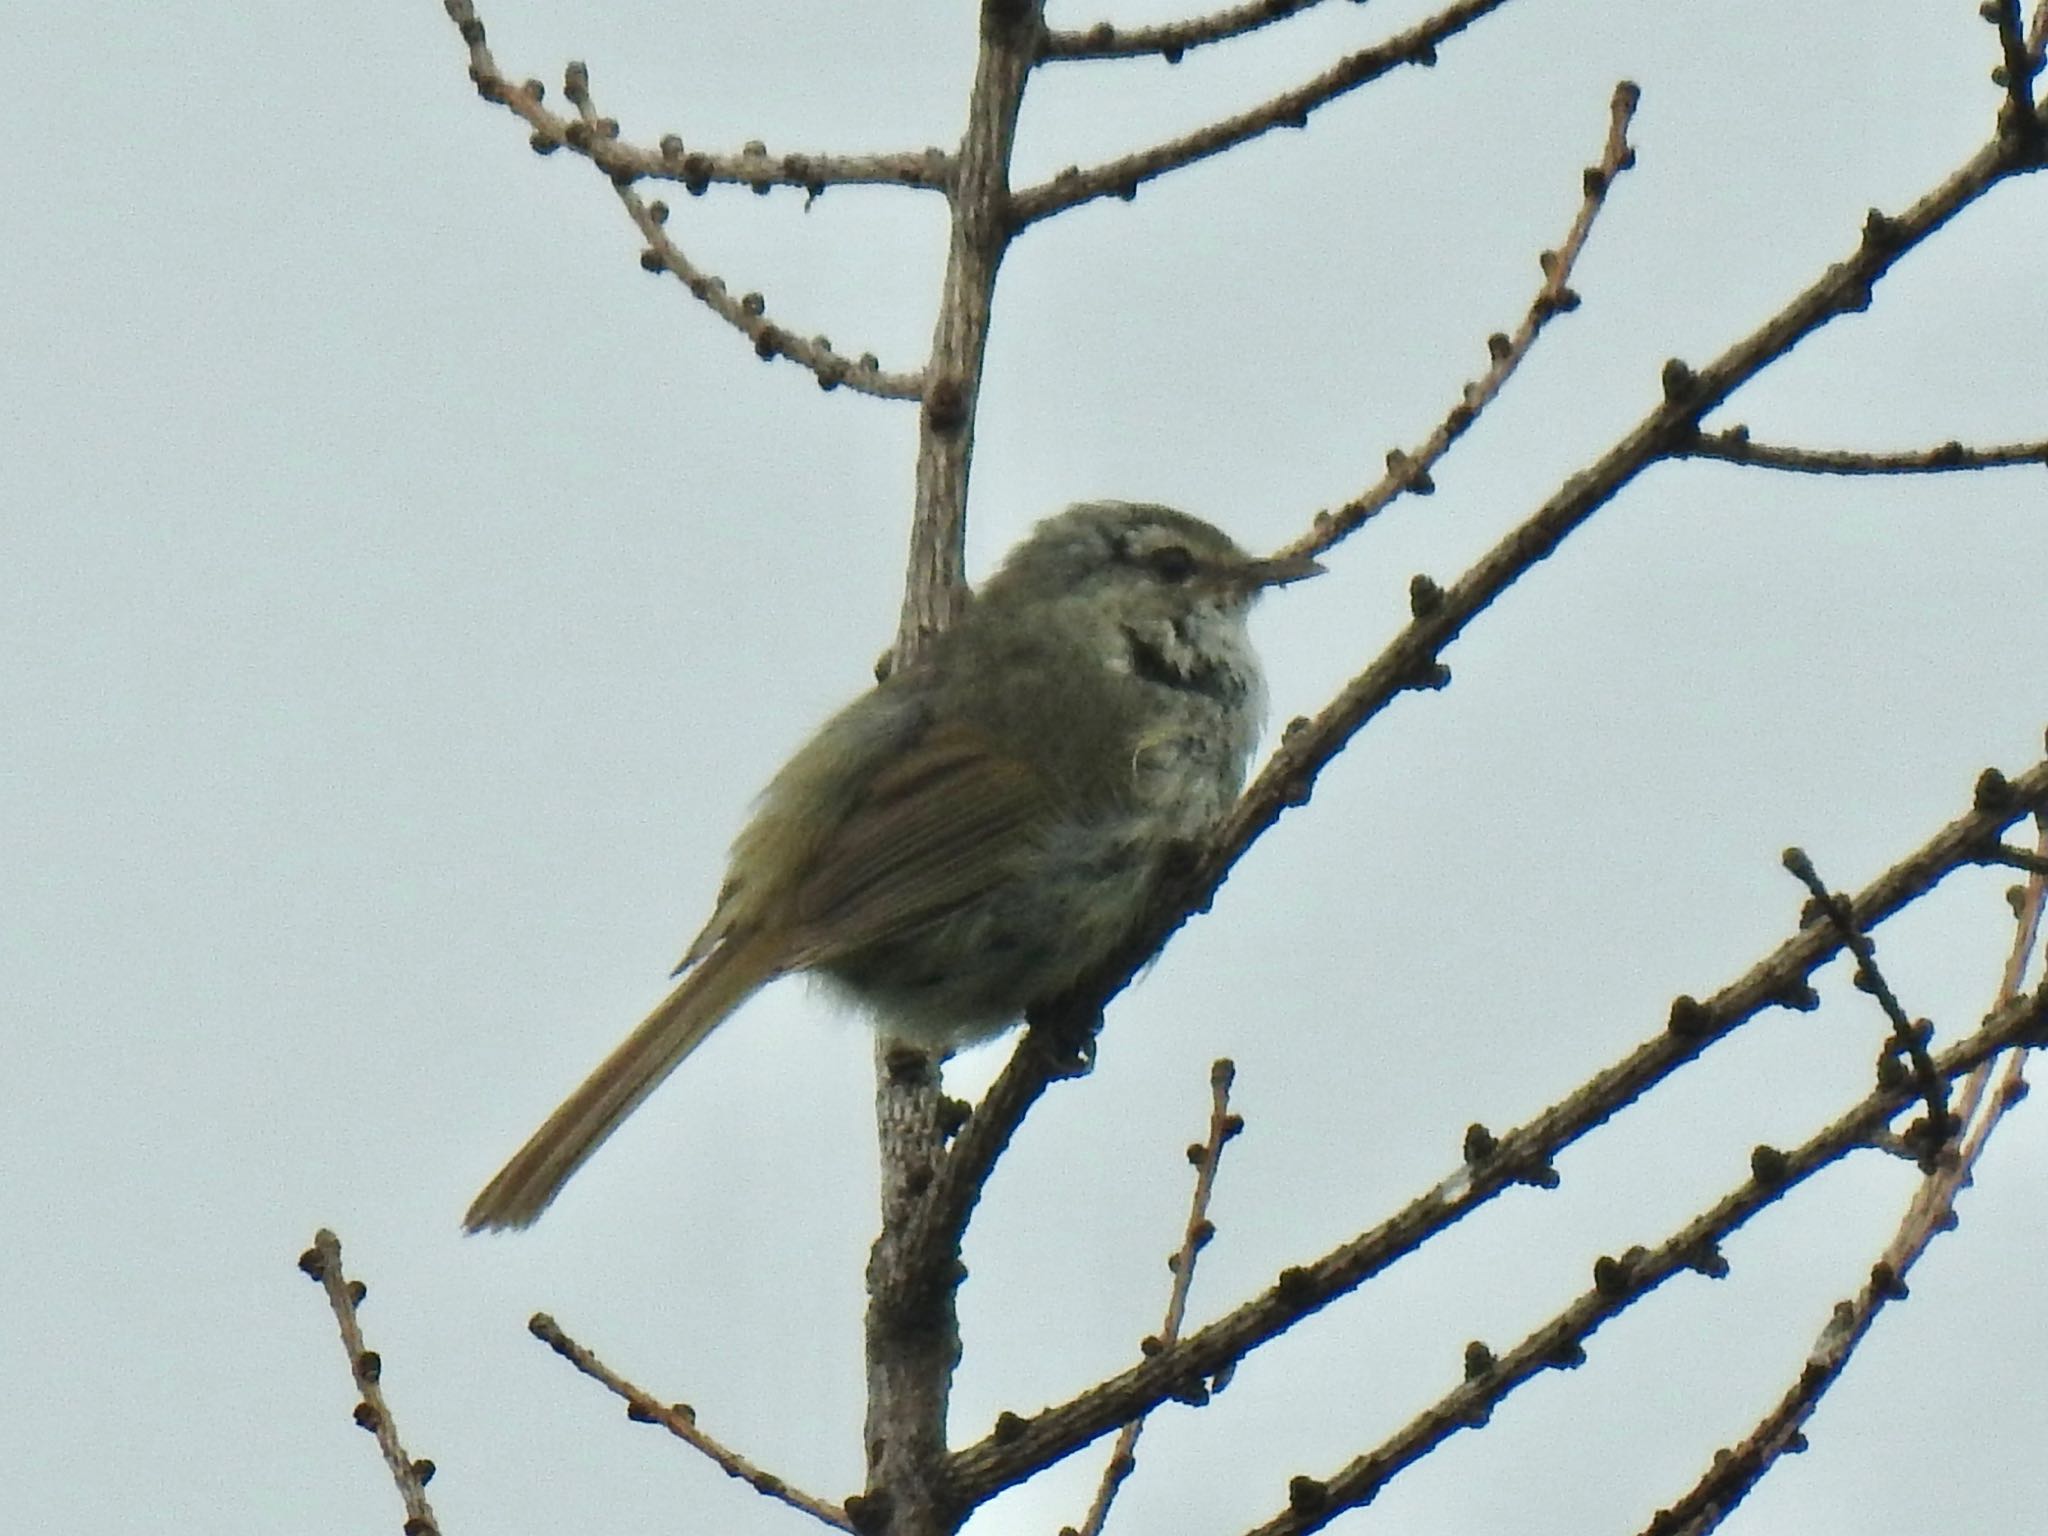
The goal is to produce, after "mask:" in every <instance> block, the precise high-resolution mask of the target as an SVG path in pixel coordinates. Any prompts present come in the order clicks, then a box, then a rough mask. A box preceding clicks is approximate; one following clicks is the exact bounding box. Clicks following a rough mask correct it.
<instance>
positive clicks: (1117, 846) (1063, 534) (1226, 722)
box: [463, 502, 1321, 1232]
mask: <svg viewBox="0 0 2048 1536" xmlns="http://www.w3.org/2000/svg"><path fill="white" fill-rule="evenodd" d="M1320 569H1321V567H1319V566H1318V565H1316V564H1315V563H1314V562H1313V561H1312V560H1310V559H1308V558H1307V557H1306V556H1299V555H1288V556H1279V557H1275V558H1272V559H1261V558H1258V557H1255V556H1252V555H1248V554H1246V553H1245V552H1244V551H1243V550H1241V549H1239V548H1238V547H1237V545H1236V544H1234V543H1232V542H1231V540H1230V539H1229V538H1228V537H1227V536H1226V535H1225V534H1223V533H1222V532H1221V531H1219V530H1218V529H1216V528H1214V527H1212V526H1210V525H1209V524H1208V523H1205V522H1203V521H1202V520H1201V519H1199V518H1195V517H1190V516H1189V515H1187V514H1186V513H1184V512H1176V511H1173V510H1172V509H1171V508H1168V507H1157V506H1146V505H1141V504H1136V503H1130V502H1089V503H1084V504H1082V505H1080V506H1075V507H1070V508H1069V509H1067V510H1066V511H1065V512H1062V513H1059V514H1058V515H1056V516H1053V517H1050V518H1047V519H1046V520H1045V521H1043V522H1041V523H1040V524H1039V525H1038V526H1037V527H1036V528H1035V529H1034V530H1033V531H1032V532H1031V534H1030V535H1029V536H1028V537H1027V538H1025V539H1024V541H1023V542H1022V543H1020V544H1018V545H1017V546H1016V548H1014V549H1013V550H1011V551H1010V554H1009V556H1008V557H1007V558H1006V559H1005V560H1004V561H1003V564H1002V567H1001V569H1000V570H998V571H997V572H996V574H995V575H994V576H993V577H991V578H990V579H989V581H988V582H987V583H986V585H985V586H984V587H983V589H982V591H981V592H980V593H979V594H977V596H976V597H975V598H974V600H973V602H972V603H971V604H970V605H969V607H968V609H967V612H966V614H965V615H964V616H963V617H962V618H961V620H960V622H959V623H958V624H956V625H955V626H954V627H953V628H952V629H950V630H948V631H947V632H946V633H944V634H943V635H941V636H939V637H938V638H937V640H935V641H934V642H933V644H932V646H931V648H930V650H929V652H928V653H927V655H926V656H925V657H924V658H923V659H922V660H920V661H919V662H918V663H917V664H916V665H915V666H913V667H911V668H909V669H907V670H905V671H902V672H900V673H897V674H895V675H893V676H891V677H889V678H888V679H886V680H885V681H883V682H881V683H880V684H878V685H877V686H876V687H875V688H873V689H872V690H871V691H869V692H868V693H866V694H865V695H863V696H862V697H860V698H858V699H856V700H855V701H854V702H853V703H852V704H850V705H848V706H847V707H846V708H845V709H842V710H841V711H840V712H839V713H838V714H836V715H834V716H833V717H832V718H831V719H830V720H828V721H826V722H825V724H824V725H823V726H821V727H820V728H819V729H818V731H817V733H816V734H815V735H814V736H812V737H811V739H810V740H809V741H807V742H806V743H805V744H804V745H803V746H802V747H800V748H798V749H797V752H796V754H795V755H794V756H793V757H791V758H790V759H789V761H788V762H787V763H785V764H784V765H783V767H782V770H781V772H779V773H777V774H776V776H775V778H774V779H773V780H772V781H771V782H770V783H769V785H768V788H767V790H766V791H765V792H764V793H763V794H762V796H761V799H760V802H759V805H758V807H757V809H756V810H755V812H754V815H753V819H752V820H751V821H749V822H748V823H747V825H746V827H745V828H744V829H743V830H742V831H741V832H740V835H739V837H738V839H737V840H736V841H735V842H734V843H733V848H732V859H731V864H730V866H729V868H728V871H727V874H726V878H725V884H724V886H723V887H722V888H721V889H720V891H719V893H718V901H717V904H716V905H715V907H714V908H713V909H712V913H711V919H710V921H709V922H707V923H706V924H705V925H704V929H703V931H702V932H701V933H699V934H698V935H697V937H696V939H695V940H694V941H693V942H692V943H691V945H690V947H689V949H688V950H686V951H685V952H684V954H683V959H682V963H681V964H680V965H679V966H677V967H676V974H677V975H678V976H679V977H680V978H681V980H680V981H678V982H677V984H676V987H675V989H674V990H673V991H672V992H670V993H669V995H668V996H667V997H666V998H665V999H663V1000H662V1002H661V1003H659V1004H658V1005H657V1006H656V1007H655V1009H654V1011H653V1012H652V1013H651V1014H649V1015H648V1017H647V1019H646V1021H645V1022H643V1023H642V1024H641V1025H640V1027H639V1028H638V1029H636V1030H634V1032H633V1033H632V1034H631V1035H629V1036H628V1037H627V1038H626V1040H625V1042H624V1043H623V1044H621V1045H620V1046H619V1047H618V1049H616V1050H615V1051H613V1052H612V1054H611V1055H610V1056H608V1057H606V1058H605V1060H604V1061H603V1062H602V1063H600V1064H599V1066H598V1068H597V1070H596V1071H594V1072H592V1073H591V1075H590V1076H589V1078H587V1079H586V1080H585V1081H584V1083H583V1085H582V1086H581V1087H579V1088H577V1089H576V1091H575V1092H574V1093H572V1094H570V1095H569V1097H568V1098H567V1099H566V1100H564V1101H563V1103H562V1105H561V1107H560V1108H559V1109H557V1110H556V1111H555V1112H554V1113H553V1114H552V1115H550V1116H549V1117H548V1119H547V1122H546V1123H545V1124H544V1125H542V1126H541V1128H540V1129H539V1130H538V1131H536V1132H535V1133H534V1135H533V1137H532V1139H531V1140H529V1141H528V1142H527V1143H526V1145H525V1146H523V1147H521V1148H520V1149H519V1151H518V1152H517V1153H516V1154H514V1156H513V1158H512V1160H511V1161H510V1162H509V1163H507V1164H506V1165H505V1167H504V1169H503V1170H502V1171H501V1172H500V1173H499V1174H498V1175H497V1177H496V1178H494V1179H492V1180H491V1182H490V1183H489V1184H488V1185H486V1186H485V1188H484V1190H483V1193H481V1194H480V1195H478V1196H477V1197H476V1201H475V1203H474V1204H472V1205H471V1206H470V1208H469V1212H468V1214H467V1216H465V1217H464V1219H463V1225H464V1226H465V1227H466V1228H467V1229H468V1230H470V1231H472V1232H475V1231H481V1230H486V1229H492V1228H504V1227H523V1226H526V1225H528V1224H529V1223H531V1222H532V1221H533V1220H534V1219H535V1218H536V1217H537V1216H539V1215H540V1213H541V1212H542V1211H543V1210H545V1209H546V1208H547V1205H548V1203H549V1202H550V1201H552V1200H553V1199H554V1198H555V1196H556V1195H557V1194H558V1193H559V1192H560V1191H561V1188H562V1186H563V1184H564V1183H566V1182H567V1181H568V1179H569V1177H570V1175H571V1174H573V1173H574V1172H575V1171H576V1170H577V1169H578V1168H580V1167H581V1166H582V1165H583V1163H584V1162H585V1160H586V1159H588V1158H589V1156H590V1155H591V1153H593V1152H595V1151H596V1150H597V1148H598V1147H599V1145H601V1144H602V1143H603V1141H604V1139H605V1138H606V1137H607V1136H609V1135H611V1133H612V1132H613V1131H615V1130H616V1129H618V1127H619V1125H620V1123H621V1122H622V1121H624V1119H625V1118H626V1116H628V1115H629V1114H631V1113H632V1112H633V1110H634V1109H635V1108H637V1107H638V1106H639V1104H640V1103H641V1101H642V1100H644V1099H645V1098H646V1097H647V1095H648V1094H649V1093H651V1092H653V1090H654V1089H655V1087H656V1086H658V1085H659V1084H660V1083H661V1081H662V1080H663V1079H664V1078H666V1077H667V1076H668V1075H669V1073H671V1072H673V1071H674V1070H675V1069H676V1067H677V1066H678V1065H679V1064H680V1063H681V1062H682V1060H683V1058H684V1057H686V1056H688V1055H689V1054H690V1052H691V1051H693V1050H695V1049H696V1048H697V1046H698V1045H700V1044H702V1043H703V1041H704V1038H705V1037H706V1036H707V1035H709V1034H710V1033H711V1031H712V1030H713V1029H715V1028H716V1027H717V1026H718V1025H719V1024H720V1023H722V1022H724V1020H725V1019H726V1018H728V1017H729V1016H730V1015H731V1014H732V1012H733V1011H734V1010H735V1009H736V1008H738V1007H739V1006H740V1004H741V1003H743V1002H745V1001H746V1000H747V998H749V997H750V996H752V995H753V994H754V993H755V992H756V991H757V990H759V989H760V988H761V987H762V986H764V985H765V984H766V983H768V982H770V981H772V980H774V979H775V978H776V977H778V976H783V975H787V974H789V973H790V972H792V971H804V972H809V973H811V974H813V975H816V976H819V977H821V978H823V979H824V980H825V981H826V982H827V983H828V984H830V985H831V986H833V987H834V988H836V989H837V990H839V991H841V992H843V993H845V994H847V995H849V996H850V997H852V998H853V999H854V1000H855V1001H856V1002H857V1003H859V1004H860V1005H861V1006H862V1007H863V1008H864V1009H866V1010H867V1012H869V1013H870V1014H871V1015H872V1016H873V1018H874V1020H875V1022H876V1024H877V1026H878V1027H879V1028H880V1029H881V1030H882V1031H883V1032H884V1033H885V1034H887V1035H889V1036H891V1037H894V1038H897V1039H900V1040H903V1041H905V1042H906V1043H908V1044H911V1045H914V1046H917V1047H920V1048H922V1049H926V1050H931V1051H937V1052H941V1053H943V1052H946V1051H950V1050H953V1049H955V1048H957V1047H959V1046H962V1045H966V1044H969V1043H971V1042H973V1041H977V1040H982V1039H986V1038H988V1037H989V1036H991V1035H994V1034H996V1033H998V1032H1000V1031H1001V1030H1003V1029H1004V1028H1006V1027H1008V1026H1009V1025H1010V1024H1012V1023H1013V1022H1015V1021H1016V1020H1017V1019H1018V1018H1020V1017H1021V1016H1022V1015H1023V1013H1024V1011H1025V1010H1026V1009H1027V1008H1029V1007H1030V1006H1031V1005H1033V1004H1034V1003H1037V1002H1040V1001H1043V1000H1046V999H1048V998H1051V997H1055V996H1057V995H1058V994H1060V993H1061V992H1062V991H1064V990H1066V989H1067V988H1068V987H1069V986H1071V985H1072V984H1073V983H1075V982H1077V981H1078V980H1079V979H1080V978H1081V977H1082V976H1083V975H1084V974H1086V973H1087V971H1088V970H1089V969H1090V968H1091V967H1093V966H1094V965H1096V964H1098V963H1100V962H1101V961H1103V960H1105V959H1106V958H1108V956H1109V955H1110V954H1111V952H1112V951H1114V950H1115V949H1116V947H1117V946H1118V944H1119V943H1121V942H1122V940H1123V939H1124V938H1125V937H1127V936H1128V934H1129V932H1130V930H1131V926H1132V923H1133V922H1134V920H1135V919H1136V918H1137V916H1138V915H1139V914H1140V912H1142V911H1143V909H1144V906H1145V903H1146V899H1147V897H1148V896H1149V895H1150V893H1151V891H1152V890H1153V888H1154V886H1155V883H1156V882H1157V880H1158V878H1159V875H1160V872H1161V870H1162V869H1163V868H1164V867H1165V865H1166V863H1167V861H1168V860H1169V859H1170V858H1171V857H1172V856H1173V854H1174V852H1175V850H1176V849H1178V848H1181V847H1184V846H1185V845H1187V844H1188V843H1189V842H1191V841H1194V840H1198V839H1200V838H1202V837H1205V836H1206V835H1207V834H1208V833H1209V832H1210V830H1211V829H1212V828H1213V827H1214V826H1215V825H1216V823H1217V822H1218V821H1219V820H1220V819H1221V818H1222V816H1223V814H1224V812H1225V811H1226V810H1227V809H1228V808H1229V806H1230V804H1231V802H1232V801H1233V800H1234V799H1235V798H1236V796H1237V793H1238V790H1239V788H1240V787H1241V786H1242V784H1243V781H1244V772H1245V767H1246V763H1247V761H1248V760H1249V758H1250V755H1251V750H1252V747H1253V744H1254V742H1255V740H1256V738H1257V735H1258V729H1259V724H1260V720H1261V718H1262V716H1263V713H1264V707H1265V702H1264V684H1263V681H1262V679H1261V676H1260V672H1259V664H1258V658H1257V656H1256V655H1255V654H1254V653H1253V651H1252V647H1251V640H1250V637H1249V635H1248V633H1247V631H1246V625H1245V620H1246V617H1247V615H1248V613H1249V611H1250V609H1251V605H1252V601H1253V599H1254V598H1256V597H1257V596H1258V594H1259V593H1260V592H1262V591H1264V590H1265V589H1266V588H1268V587H1275V586H1280V585H1282V584H1284V583H1287V582H1291V581H1298V580H1300V579H1302V578H1303V577H1307V576H1312V575H1314V574H1316V573H1317V572H1318V571H1319V570H1320Z"/></svg>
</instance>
